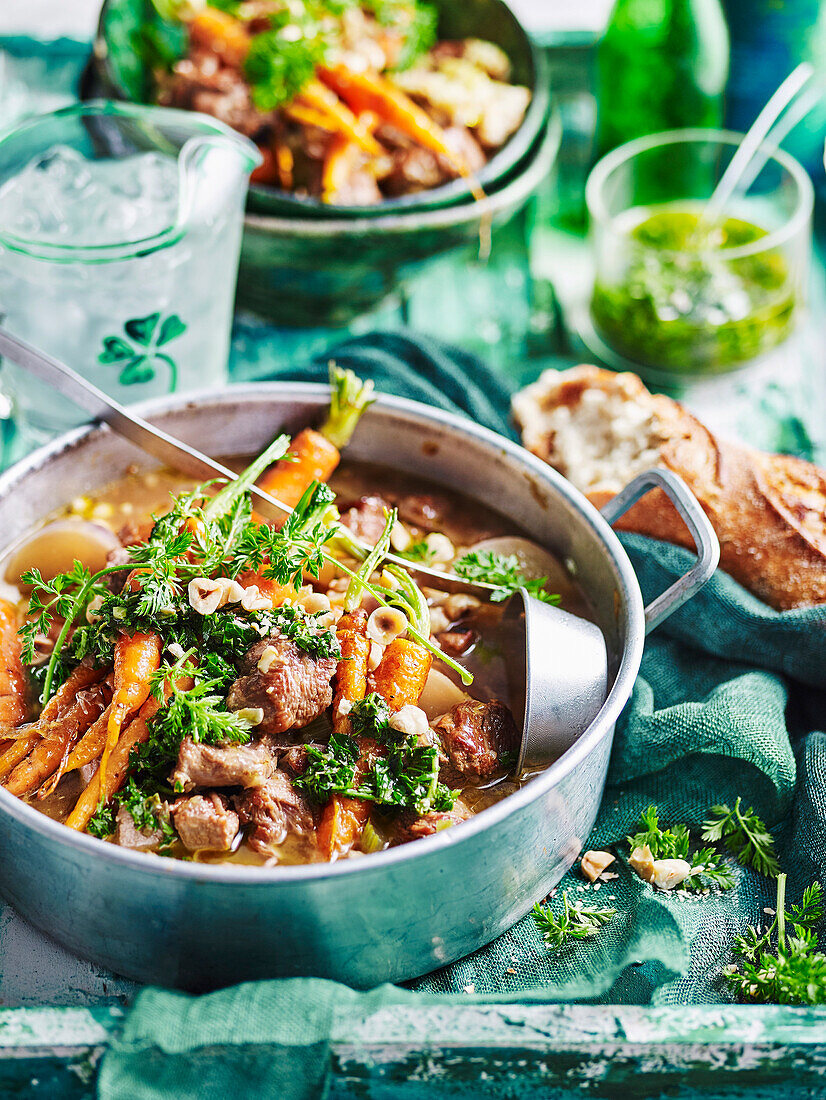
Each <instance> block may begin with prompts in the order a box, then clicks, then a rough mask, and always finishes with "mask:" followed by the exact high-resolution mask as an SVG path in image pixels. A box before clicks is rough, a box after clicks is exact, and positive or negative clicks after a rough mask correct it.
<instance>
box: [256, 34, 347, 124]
mask: <svg viewBox="0 0 826 1100" xmlns="http://www.w3.org/2000/svg"><path fill="white" fill-rule="evenodd" d="M286 14H287V13H285V15H286ZM326 56H327V41H326V39H325V37H324V35H323V34H322V32H321V27H320V26H319V25H318V24H316V23H314V22H313V21H312V20H309V19H302V20H301V21H300V22H299V21H297V22H291V23H286V24H285V25H284V26H280V27H273V28H271V29H270V30H267V31H263V32H262V33H261V34H256V35H255V37H254V38H253V39H252V41H251V42H250V48H249V52H248V54H247V56H246V59H245V61H244V75H245V76H246V78H247V81H248V83H249V86H250V94H251V96H252V101H253V103H254V104H255V106H256V107H257V108H258V110H259V111H274V110H275V109H276V107H280V106H281V105H282V104H284V103H289V102H290V100H292V99H295V97H296V96H297V95H298V94H299V92H301V91H302V90H303V89H304V88H305V87H306V86H307V85H308V84H309V83H310V81H311V80H312V79H313V77H314V76H315V71H316V68H317V67H318V66H319V65H322V64H323V63H324V60H325V58H326Z"/></svg>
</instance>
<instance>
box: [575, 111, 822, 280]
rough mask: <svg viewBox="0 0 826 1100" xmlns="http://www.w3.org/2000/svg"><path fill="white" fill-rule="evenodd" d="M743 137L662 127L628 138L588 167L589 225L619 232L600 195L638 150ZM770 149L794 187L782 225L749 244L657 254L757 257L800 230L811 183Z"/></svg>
mask: <svg viewBox="0 0 826 1100" xmlns="http://www.w3.org/2000/svg"><path fill="white" fill-rule="evenodd" d="M744 137H745V134H743V133H740V132H738V131H736V130H718V129H714V128H710V129H705V128H699V127H691V128H685V129H680V130H663V131H662V132H660V133H657V134H647V135H645V136H643V137H638V138H633V139H632V140H631V141H627V142H625V144H624V145H620V146H618V147H617V148H616V149H612V150H611V152H610V153H606V155H605V156H604V157H603V158H602V159H601V160H599V161H597V163H596V164H595V165H594V167H593V168H592V169H591V172H590V174H589V176H588V179H587V181H586V183H585V205H586V207H587V209H588V215H589V219H590V222H591V226H592V227H593V225H594V224H597V223H599V224H601V225H604V226H606V227H610V228H612V229H613V231H614V232H616V233H617V235H618V236H619V235H620V232H619V230H617V229H616V228H615V225H614V223H615V222H616V220H617V218H618V217H619V216H620V215H617V214H611V213H609V211H608V209H607V207H606V205H605V201H604V198H603V188H604V186H605V182H606V180H607V179H608V177H609V176H610V175H611V173H612V172H614V171H615V170H616V169H617V168H620V167H622V165H624V164H626V163H627V162H628V161H630V160H633V159H634V157H637V156H639V155H640V154H641V153H647V152H649V151H651V150H652V149H656V148H658V147H660V146H668V145H681V144H685V145H690V144H697V145H699V144H701V143H703V144H707V145H712V144H717V145H734V146H738V145H740V143H741V142H742V140H743V138H744ZM770 148H771V153H770V155H769V157H768V158H767V160H768V161H774V162H775V163H777V164H779V165H780V166H781V167H782V168H783V169H785V171H786V172H787V174H788V175H789V176H790V177H791V179H792V180H793V181H794V183H795V185H796V188H797V201H796V204H795V208H794V210H793V211H792V213H791V214H790V215H789V217H788V219H787V220H786V221H785V222H784V223H783V225H781V226H780V227H779V228H778V229H774V230H772V231H771V232H770V233H767V234H766V235H765V236H764V237H760V238H758V239H757V240H756V241H752V242H750V243H749V244H746V245H740V246H739V247H737V248H725V249H720V248H712V249H707V250H703V251H701V252H699V253H698V252H697V251H689V250H681V249H658V250H657V251H658V252H659V253H661V254H664V253H668V254H669V255H671V256H682V255H689V256H693V257H695V258H696V257H697V256H698V255H703V254H704V253H706V254H712V253H713V254H714V255H718V256H719V255H721V254H722V255H724V256H725V259H726V260H739V259H744V258H745V257H748V256H757V255H760V254H761V253H763V252H769V251H771V250H772V249H775V248H778V247H779V246H781V245H783V244H786V243H787V241H789V240H791V239H792V238H793V237H795V236H796V235H797V234H798V233H799V232H800V231H801V230H803V229H804V228H805V226H806V225H807V224H808V223H810V222H811V218H812V212H813V210H814V185H813V184H812V181H811V179H810V178H809V174H808V173H807V171H806V169H805V168H804V167H803V165H802V164H801V163H800V162H799V161H798V160H796V159H795V158H794V157H793V156H791V155H790V154H789V153H787V152H785V150H783V149H780V148H778V147H777V146H776V145H771V146H770ZM673 201H674V202H679V201H680V200H679V199H674V200H673ZM621 235H622V236H628V233H627V232H623V233H622V234H621ZM641 247H645V246H641Z"/></svg>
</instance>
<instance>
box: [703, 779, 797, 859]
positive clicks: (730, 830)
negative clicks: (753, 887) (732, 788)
mask: <svg viewBox="0 0 826 1100" xmlns="http://www.w3.org/2000/svg"><path fill="white" fill-rule="evenodd" d="M740 804H741V799H739V798H738V799H737V801H736V802H735V803H734V809H733V810H731V809H729V807H728V806H712V807H711V809H710V810H709V816H708V819H707V820H706V821H705V822H704V823H703V840H710V841H712V842H713V843H714V842H717V841H720V840H722V841H723V842H724V843H725V846H726V847H727V848H728V850H729V851H730V852H731V854H732V855H733V856H734V858H735V859H736V860H737V861H738V862H739V863H742V864H743V865H744V866H746V867H753V868H754V870H755V871H757V872H759V873H760V874H761V875H766V876H767V877H769V878H775V877H776V876H777V875H778V874H779V873H780V864H779V862H778V860H777V853H776V852H775V848H774V838H773V837H772V835H771V833H770V832H769V830H768V829H767V828H766V826H765V825H764V823H763V821H762V820H761V819H760V818H759V817H758V816H757V814H756V813H755V812H754V810H753V809H752V808H751V807H749V808H748V809H747V810H745V809H741V805H740Z"/></svg>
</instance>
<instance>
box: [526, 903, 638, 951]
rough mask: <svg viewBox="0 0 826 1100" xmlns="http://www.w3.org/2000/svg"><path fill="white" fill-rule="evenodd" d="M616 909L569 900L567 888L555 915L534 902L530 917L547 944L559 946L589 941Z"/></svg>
mask: <svg viewBox="0 0 826 1100" xmlns="http://www.w3.org/2000/svg"><path fill="white" fill-rule="evenodd" d="M616 912H617V911H616V909H611V908H604V909H599V908H597V907H596V906H592V905H582V904H581V903H580V902H575V903H574V904H573V905H572V904H571V903H570V902H569V901H568V894H567V891H565V892H563V894H562V912H561V913H559V914H558V915H557V914H555V913H553V912H552V911H551V910H550V909H543V908H542V906H541V905H540V904H539V903H538V902H537V904H536V905H535V906H534V907H533V910H532V916H533V919H534V923H535V924H536V927H537V928H538V929H539V932H540V934H541V936H542V939H543V940H544V941H545V943H547V944H548V945H549V946H550V947H554V948H559V947H562V946H563V945H564V944H566V943H568V941H569V940H588V939H590V938H591V937H592V936H595V935H596V934H597V933H598V932H599V931H600V929H602V928H604V927H605V925H606V924H608V923H609V922H610V920H611V918H612V917H613V916H615V915H616Z"/></svg>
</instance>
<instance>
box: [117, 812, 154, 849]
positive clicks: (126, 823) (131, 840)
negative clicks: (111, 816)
mask: <svg viewBox="0 0 826 1100" xmlns="http://www.w3.org/2000/svg"><path fill="white" fill-rule="evenodd" d="M160 842H161V830H160V829H152V831H151V832H144V830H142V829H139V828H138V827H137V826H136V825H135V819H134V818H133V817H132V815H131V814H130V813H129V811H128V810H127V808H126V807H125V806H120V807H119V808H118V813H117V816H116V818H115V844H119V845H120V846H121V848H131V849H132V851H133V852H155V851H157V848H158V845H159V844H160Z"/></svg>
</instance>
